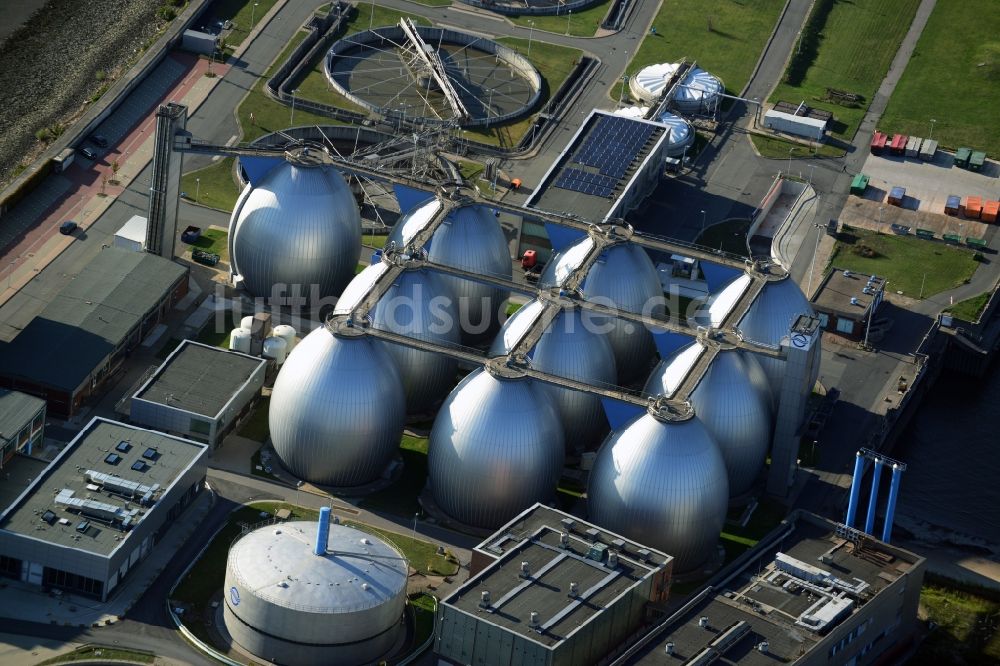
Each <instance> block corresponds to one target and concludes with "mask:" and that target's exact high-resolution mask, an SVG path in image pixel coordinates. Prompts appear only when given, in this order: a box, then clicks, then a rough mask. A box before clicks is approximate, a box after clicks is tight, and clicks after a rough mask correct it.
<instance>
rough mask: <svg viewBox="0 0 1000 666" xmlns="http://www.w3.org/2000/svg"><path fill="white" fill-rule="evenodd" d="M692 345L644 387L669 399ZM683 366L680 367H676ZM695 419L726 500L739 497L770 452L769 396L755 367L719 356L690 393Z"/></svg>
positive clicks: (751, 361)
mask: <svg viewBox="0 0 1000 666" xmlns="http://www.w3.org/2000/svg"><path fill="white" fill-rule="evenodd" d="M695 348H700V345H699V343H693V344H692V345H691V347H690V348H688V347H685V348H683V349H682V350H679V351H678V352H675V353H674V354H673V355H671V356H670V357H669V358H667V359H664V360H663V361H662V362H660V364H659V365H658V366H657V367H656V370H655V371H654V372H653V374H652V375H650V377H649V381H647V382H646V388H645V391H646V392H647V393H650V394H652V395H669V394H670V393H671V390H672V389H673V388H674V386H673V385H674V384H675V382H676V377H677V376H679V375H681V374H686V370H687V369H689V366H690V363H691V361H692V360H693V359H692V358H691V355H692V352H696V351H697V349H695ZM679 366H684V367H679ZM690 399H691V405H692V407H694V411H695V414H696V415H697V419H698V420H699V421H701V422H702V423H703V424H704V425H705V427H706V428H707V429H708V432H709V434H711V435H712V438H713V439H714V440H715V442H716V443H717V444H718V445H719V451H720V452H721V453H722V458H723V460H724V461H725V464H726V474H727V477H728V478H729V494H730V496H731V497H739V496H741V495H743V494H744V493H746V492H747V491H748V490H750V488H751V487H752V486H753V483H754V481H755V480H756V479H757V477H758V476H759V475H760V473H761V471H762V470H763V468H764V461H765V460H766V458H767V451H768V449H769V448H770V446H771V425H772V423H773V420H772V415H771V393H770V389H769V388H768V384H767V376H766V375H765V374H764V371H763V370H762V369H761V367H760V364H759V363H758V362H757V360H756V359H755V358H754V357H753V356H752V355H750V354H747V353H745V352H743V351H737V350H730V351H719V352H718V353H717V354H716V356H715V358H714V359H713V360H712V364H711V365H710V366H709V367H708V370H707V372H706V373H705V375H704V376H703V377H702V379H701V381H700V382H699V383H698V385H697V386H696V387H695V390H694V391H693V392H692V393H691V398H690Z"/></svg>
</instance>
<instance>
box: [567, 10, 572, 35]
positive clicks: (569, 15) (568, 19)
mask: <svg viewBox="0 0 1000 666" xmlns="http://www.w3.org/2000/svg"><path fill="white" fill-rule="evenodd" d="M572 19H573V10H572V9H571V10H569V12H567V13H566V34H567V35H569V23H570V21H571V20H572Z"/></svg>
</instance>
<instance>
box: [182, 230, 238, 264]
mask: <svg viewBox="0 0 1000 666" xmlns="http://www.w3.org/2000/svg"><path fill="white" fill-rule="evenodd" d="M191 247H194V248H198V249H199V250H204V251H205V252H211V253H212V254H217V255H219V256H220V257H222V261H229V232H228V231H223V230H222V229H203V230H202V232H201V236H199V237H198V240H196V241H195V242H193V243H191Z"/></svg>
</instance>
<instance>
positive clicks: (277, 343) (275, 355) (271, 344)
mask: <svg viewBox="0 0 1000 666" xmlns="http://www.w3.org/2000/svg"><path fill="white" fill-rule="evenodd" d="M261 356H263V357H264V358H270V359H273V360H274V363H275V364H276V365H281V364H283V363H284V362H285V358H286V357H287V356H288V343H287V342H285V340H284V338H279V337H275V336H271V337H269V338H264V350H263V353H262V354H261Z"/></svg>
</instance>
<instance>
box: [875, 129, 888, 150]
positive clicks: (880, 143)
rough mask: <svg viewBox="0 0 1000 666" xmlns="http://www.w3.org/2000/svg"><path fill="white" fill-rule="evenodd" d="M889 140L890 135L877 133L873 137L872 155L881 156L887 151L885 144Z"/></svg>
mask: <svg viewBox="0 0 1000 666" xmlns="http://www.w3.org/2000/svg"><path fill="white" fill-rule="evenodd" d="M888 140H889V137H888V135H886V134H883V133H882V132H875V135H874V136H872V145H871V151H872V155H881V154H882V152H883V151H884V150H885V144H886V142H887V141H888Z"/></svg>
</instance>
